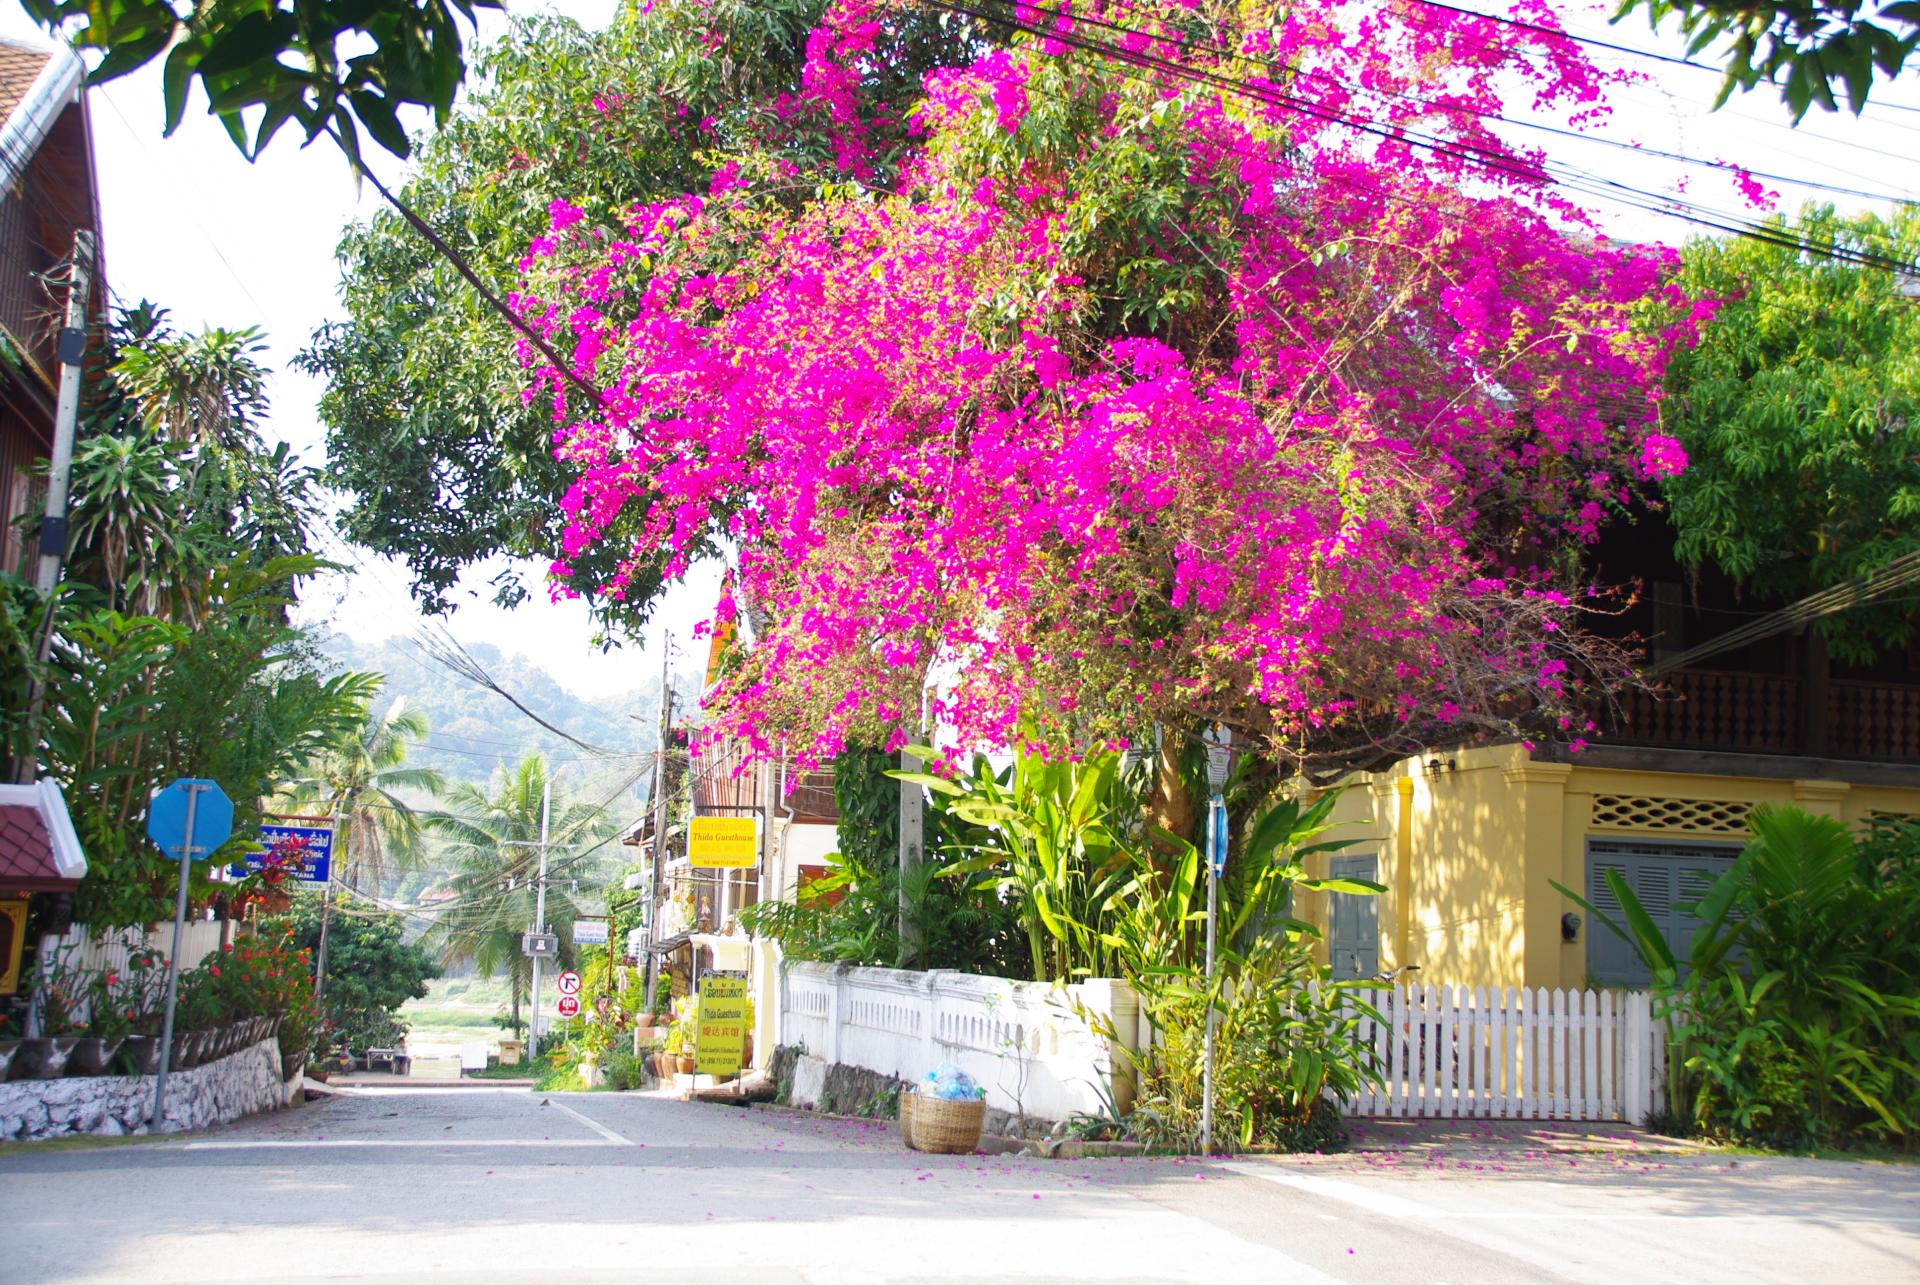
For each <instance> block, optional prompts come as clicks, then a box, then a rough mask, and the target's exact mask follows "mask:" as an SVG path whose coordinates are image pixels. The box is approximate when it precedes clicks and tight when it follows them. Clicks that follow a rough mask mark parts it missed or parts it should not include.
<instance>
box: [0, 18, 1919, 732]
mask: <svg viewBox="0 0 1920 1285" xmlns="http://www.w3.org/2000/svg"><path fill="white" fill-rule="evenodd" d="M1465 3H1467V4H1471V5H1473V6H1474V7H1478V8H1481V9H1484V10H1487V11H1489V12H1496V11H1499V9H1500V6H1499V5H1498V4H1497V3H1493V2H1490V0H1465ZM548 7H551V8H558V9H561V10H564V11H566V12H568V13H571V14H573V15H575V16H576V17H578V18H580V19H581V20H582V21H586V22H590V23H597V22H604V21H605V19H606V16H607V15H608V14H609V13H611V11H612V10H613V7H614V0H569V2H568V3H561V4H555V5H551V6H548V5H535V4H526V3H514V4H512V5H511V8H513V9H514V10H516V11H520V12H526V11H530V10H534V9H538V8H548ZM502 25H503V24H502V20H501V19H499V18H497V17H490V18H489V19H488V21H487V23H486V28H485V29H486V30H488V31H498V30H500V29H501V27H502ZM1569 25H1570V26H1571V28H1572V29H1573V30H1574V31H1575V33H1576V34H1582V35H1592V36H1596V37H1598V38H1601V39H1605V40H1608V41H1610V42H1613V43H1616V44H1627V45H1632V46H1635V47H1640V48H1657V49H1660V50H1663V51H1665V52H1669V53H1676V52H1678V49H1677V42H1675V41H1672V40H1666V41H1658V40H1655V39H1654V38H1652V37H1650V36H1649V35H1648V34H1647V31H1646V29H1645V26H1644V24H1643V23H1640V22H1639V21H1638V20H1635V21H1632V22H1629V23H1627V24H1625V25H1623V26H1622V27H1618V28H1614V27H1609V26H1607V24H1606V23H1605V22H1604V21H1603V20H1602V19H1600V18H1599V17H1597V16H1595V17H1590V18H1584V19H1575V20H1572V21H1570V24H1569ZM0 34H5V35H9V36H15V37H27V38H34V37H35V36H36V35H37V33H36V31H35V29H34V27H33V25H32V24H31V23H30V22H29V21H28V19H27V18H26V17H25V15H24V14H23V13H22V12H21V10H20V9H19V7H18V6H17V5H15V4H13V3H10V2H9V0H0ZM1594 57H1595V59H1596V61H1599V62H1601V63H1602V64H1603V65H1624V66H1628V67H1630V68H1632V69H1633V70H1635V71H1637V72H1642V73H1645V77H1646V78H1645V79H1644V80H1643V81H1642V82H1641V83H1639V84H1636V85H1634V86H1632V87H1630V88H1627V89H1623V90H1618V91H1616V92H1615V93H1614V95H1613V100H1614V102H1615V104H1616V112H1615V115H1614V117H1613V118H1612V119H1611V120H1610V121H1609V122H1608V123H1607V124H1606V126H1605V127H1604V128H1602V129H1601V130H1600V131H1599V132H1600V133H1602V134H1603V135H1604V136H1606V137H1608V138H1612V139H1616V140H1621V141H1625V142H1630V143H1637V144H1640V145H1643V146H1648V147H1658V148H1661V149H1664V150H1667V151H1673V152H1682V153H1686V154H1689V155H1692V156H1697V157H1701V158H1705V159H1709V160H1718V161H1727V162H1735V163H1738V164H1741V165H1745V166H1747V167H1749V168H1752V169H1755V170H1762V171H1775V172H1779V173H1784V174H1791V175H1794V176H1796V177H1801V178H1807V179H1814V180H1817V181H1819V182H1824V183H1829V184H1832V185H1835V186H1839V187H1850V188H1861V189H1865V190H1868V191H1872V192H1878V193H1888V194H1891V195H1895V196H1900V197H1903V198H1913V197H1915V196H1916V195H1920V173H1916V165H1915V162H1914V161H1913V160H1912V159H1911V158H1913V157H1915V156H1920V77H1916V76H1914V75H1912V74H1909V75H1908V76H1906V77H1905V78H1904V79H1905V83H1904V85H1903V86H1902V87H1901V92H1900V93H1898V94H1895V95H1891V97H1892V98H1893V99H1894V100H1895V101H1897V102H1901V103H1904V104H1906V105H1907V106H1908V108H1909V109H1908V110H1899V109H1896V108H1891V107H1874V108H1870V109H1869V111H1868V113H1867V115H1866V116H1865V117H1864V118H1862V119H1859V120H1856V119H1854V118H1853V117H1852V116H1850V115H1840V116H1831V115H1823V114H1820V113H1818V112H1816V113H1815V114H1814V115H1812V116H1810V117H1809V118H1808V121H1807V123H1806V124H1805V125H1804V126H1802V127H1801V128H1800V129H1798V130H1794V129H1790V128H1788V127H1787V124H1786V114H1785V109H1784V108H1783V107H1782V106H1781V105H1780V104H1779V102H1778V99H1777V97H1776V96H1775V95H1774V93H1773V92H1772V91H1771V90H1766V89H1762V90H1760V91H1757V92H1755V93H1753V94H1750V95H1747V96H1745V97H1743V98H1740V99H1736V100H1735V102H1733V103H1731V104H1729V105H1728V107H1727V108H1726V109H1723V110H1722V111H1720V112H1718V113H1714V112H1710V111H1708V110H1707V109H1708V106H1709V104H1710V103H1711V101H1712V97H1713V94H1714V91H1715V89H1716V87H1717V85H1718V79H1717V77H1716V76H1715V75H1713V74H1710V73H1709V72H1707V71H1696V70H1692V69H1689V68H1683V67H1673V66H1665V65H1662V64H1659V63H1656V62H1651V61H1646V60H1641V59H1633V58H1623V57H1621V56H1619V55H1615V54H1612V53H1609V52H1606V51H1596V52H1595V54H1594ZM92 111H93V126H94V134H95V141H96V149H97V162H98V167H99V172H100V187H101V198H102V205H103V217H104V222H105V239H104V243H105V248H106V258H107V272H108V277H109V280H110V282H111V283H112V286H113V289H114V291H115V294H116V295H117V296H118V297H119V298H121V299H124V300H126V301H129V302H131V301H134V300H138V299H140V298H149V299H152V300H154V301H155V302H158V303H161V304H164V305H165V306H167V307H168V308H170V309H172V311H173V315H174V317H175V319H176V321H178V322H179V323H181V324H183V325H185V326H189V327H198V326H200V325H202V324H216V325H226V326H236V327H237V326H244V325H250V324H259V325H261V326H263V327H264V328H265V329H266V331H267V332H268V336H269V340H270V343H271V349H270V353H269V357H268V360H269V362H270V364H271V365H272V367H273V369H274V372H275V373H274V377H273V382H272V397H273V406H274V412H273V418H272V421H271V424H270V425H269V431H270V432H272V433H274V434H277V435H278V436H280V437H283V438H285V439H286V440H287V441H288V442H290V443H292V444H293V445H294V446H296V447H297V448H299V449H301V450H302V451H304V452H305V453H306V454H307V456H308V458H310V459H313V460H318V458H319V457H320V454H321V450H322V447H321V438H322V434H321V430H320V428H319V425H318V424H317V422H316V419H315V415H314V404H315V401H316V399H317V397H318V393H319V388H318V387H317V385H316V384H315V383H314V382H313V381H311V380H309V379H307V378H306V377H304V376H302V375H300V374H298V373H296V372H294V371H293V370H291V369H290V368H289V366H288V359H289V358H290V357H291V355H292V354H293V353H294V352H296V351H298V349H299V348H300V347H301V346H302V345H303V344H304V342H305V341H306V339H307V337H308V336H309V335H310V334H311V333H312V331H313V330H314V329H315V328H316V327H317V326H318V325H319V324H321V323H322V322H324V321H326V320H328V319H329V318H332V317H335V316H337V315H338V314H339V306H338V302H337V298H336V286H337V284H338V275H337V271H336V269H335V266H334V261H333V249H334V245H335V243H336V242H337V240H338V238H339V234H340V231H341V229H342V228H343V227H344V226H345V225H346V224H347V223H348V222H349V221H351V220H353V219H355V218H357V217H361V216H364V215H365V214H366V213H367V212H368V211H369V210H370V209H372V208H373V206H372V203H373V202H374V201H377V200H378V196H377V194H375V193H373V192H372V190H371V189H368V190H367V191H366V192H364V193H362V192H358V191H356V188H355V184H354V181H353V179H352V177H351V175H350V174H349V173H348V171H347V169H346V166H345V163H344V162H343V161H342V160H341V159H340V158H339V157H338V156H337V154H336V153H335V152H334V150H333V148H332V147H331V145H330V144H327V143H324V142H323V143H322V144H321V145H319V146H316V147H313V148H311V149H307V150H302V149H300V148H299V147H298V146H297V142H298V139H297V135H295V134H294V133H292V132H291V131H290V132H288V133H286V134H283V135H282V136H281V138H279V139H278V140H276V141H275V143H274V144H273V145H272V146H271V147H270V148H268V151H267V155H266V156H265V157H264V159H262V160H261V161H260V162H259V163H258V164H257V165H249V164H247V163H246V162H245V161H244V160H242V159H241V158H240V156H239V154H238V153H237V152H236V151H235V150H234V148H233V145H232V144H231V143H230V142H229V141H228V139H227V136H226V133H225V131H224V130H222V129H221V128H220V127H219V126H218V124H217V123H215V122H214V121H213V120H212V119H211V118H208V117H205V116H203V115H198V114H197V113H195V112H194V111H192V110H190V111H189V115H188V119H187V121H186V123H185V124H184V125H183V126H182V128H181V129H180V131H179V132H178V133H177V134H176V135H175V136H174V137H173V138H171V139H167V138H162V137H161V134H160V129H161V115H160V90H159V85H158V74H157V71H155V70H153V69H151V68H150V69H149V70H147V71H146V72H143V73H141V74H138V75H135V76H132V77H129V78H126V79H123V80H121V81H118V82H115V83H114V84H112V85H110V86H107V87H105V88H104V89H99V90H95V91H93V93H92ZM1513 114H1514V115H1516V116H1522V115H1524V112H1515V113H1513ZM1513 136H1514V138H1515V140H1516V141H1523V142H1533V143H1538V142H1539V141H1541V138H1542V137H1543V136H1540V135H1535V134H1532V133H1531V132H1530V131H1524V130H1522V131H1516V132H1515V133H1514V135H1513ZM1551 142H1552V147H1551V148H1550V151H1551V154H1552V155H1553V156H1554V157H1555V159H1559V160H1565V161H1568V162H1570V163H1573V164H1576V165H1579V166H1581V167H1583V168H1586V169H1588V170H1592V171H1594V172H1597V173H1599V174H1603V175H1606V176H1609V177H1612V178H1614V179H1617V180H1619V181H1622V182H1630V183H1632V184H1634V185H1635V186H1638V187H1643V188H1654V189H1659V190H1669V191H1670V190H1673V188H1674V186H1675V184H1676V183H1677V182H1678V181H1680V180H1681V178H1682V176H1683V175H1684V174H1685V173H1686V170H1687V167H1684V166H1680V165H1677V164H1674V163H1670V162H1665V161H1660V160H1657V159H1655V158H1652V157H1647V156H1645V155H1642V154H1635V153H1629V152H1623V151H1619V150H1615V149H1609V148H1606V147H1603V146H1599V145H1595V144H1591V143H1587V142H1576V141H1568V140H1557V139H1556V140H1551ZM375 151H377V149H375V150H374V151H370V153H369V155H370V156H371V155H374V154H375ZM376 168H377V169H378V170H379V171H380V172H381V174H382V177H383V178H386V177H390V176H395V175H397V174H398V173H399V168H400V167H399V165H398V164H397V163H393V162H391V160H390V158H389V159H388V163H386V164H378V163H376ZM1769 186H1773V187H1778V188H1781V189H1782V191H1783V195H1784V198H1785V201H1784V203H1785V204H1787V205H1788V206H1792V205H1796V204H1797V203H1798V202H1799V201H1800V200H1801V199H1802V198H1803V197H1809V196H1811V197H1818V198H1820V199H1831V200H1834V201H1836V202H1837V203H1838V204H1840V205H1842V206H1847V207H1859V206H1863V205H1869V204H1872V202H1869V201H1865V200H1862V199H1859V198H1851V197H1845V196H1835V195H1831V194H1821V193H1816V192H1810V191H1805V190H1799V189H1795V188H1791V187H1785V186H1784V185H1781V184H1769ZM1686 191H1687V194H1688V196H1689V197H1690V198H1692V199H1694V200H1698V201H1701V202H1704V203H1707V204H1711V205H1714V206H1717V207H1720V208H1723V209H1726V210H1729V211H1733V210H1736V209H1738V208H1739V206H1738V202H1737V200H1736V196H1735V194H1734V192H1733V189H1732V184H1731V182H1730V181H1729V180H1728V179H1727V177H1726V176H1725V175H1722V174H1718V173H1714V172H1710V171H1709V172H1701V171H1698V170H1696V171H1694V172H1693V174H1692V176H1691V177H1690V179H1688V180H1687V187H1686ZM1594 208H1595V209H1596V210H1597V211H1598V212H1599V213H1600V215H1601V217H1602V219H1603V222H1604V224H1605V225H1606V226H1607V227H1608V229H1609V230H1610V231H1612V232H1613V233H1614V234H1615V235H1618V236H1621V237H1626V238H1632V239H1636V240H1664V241H1669V242H1676V243H1677V242H1678V241H1680V240H1683V239H1684V238H1685V237H1686V236H1687V235H1688V232H1689V229H1688V228H1687V227H1686V225H1684V224H1681V223H1678V222H1674V221H1672V220H1669V219H1664V218H1660V217H1658V216H1655V215H1652V214H1648V213H1645V212H1640V211H1630V210H1624V209H1618V208H1613V207H1609V206H1608V205H1606V204H1601V203H1596V204H1595V205H1594ZM359 557H360V558H361V559H362V560H363V561H364V562H365V563H366V564H367V569H366V570H364V571H358V572H355V573H354V574H351V575H349V576H345V577H337V578H335V579H334V580H333V581H331V582H329V583H326V584H323V585H320V586H317V587H316V588H315V589H314V590H313V591H312V592H311V593H310V594H309V598H308V607H307V612H308V615H309V617H310V618H312V619H315V620H324V621H325V622H326V623H328V624H330V625H331V626H332V627H334V628H336V629H339V630H341V631H343V632H345V633H348V634H351V635H353V636H355V637H358V638H364V639H376V638H382V637H386V636H389V635H392V634H395V633H405V632H411V631H412V630H413V629H414V628H415V627H416V625H417V623H418V621H417V617H416V615H415V612H414V609H413V606H412V603H411V600H410V599H409V597H408V596H407V593H406V588H405V586H406V576H405V573H404V571H403V570H401V569H400V568H398V567H396V566H393V565H390V564H383V563H381V562H380V561H379V560H377V559H373V558H372V557H371V556H370V555H367V554H365V553H364V552H362V553H360V554H359ZM474 585H475V589H476V591H475V596H474V601H472V602H471V603H469V604H468V605H465V606H463V607H461V608H460V609H459V610H458V611H457V612H456V613H455V615H454V616H453V618H452V620H451V622H450V627H451V628H452V630H453V632H454V633H455V634H456V635H457V636H459V637H461V638H463V639H467V640H473V641H487V642H492V643H494V644H496V645H497V646H500V647H502V648H505V649H507V650H511V651H520V652H524V653H526V654H527V655H528V656H530V657H533V658H534V659H536V660H537V661H539V662H540V663H541V664H542V665H544V666H545V667H546V668H548V669H549V670H550V671H551V672H552V673H553V674H554V675H555V677H556V678H557V679H558V680H559V681H560V682H561V683H562V684H563V685H565V686H567V687H568V688H570V689H572V690H574V691H576V692H578V693H581V694H583V695H588V696H596V695H606V694H612V693H615V692H620V691H624V690H628V689H631V688H634V687H638V686H640V685H642V684H647V685H651V684H652V683H653V682H655V681H657V676H658V672H659V670H658V666H659V660H658V653H657V652H656V651H654V650H653V647H654V640H653V639H651V638H650V639H649V640H648V645H647V648H646V649H645V650H644V651H641V650H639V649H630V650H627V651H621V652H615V653H613V654H612V655H611V656H603V655H601V654H600V653H598V652H597V651H596V650H594V649H593V648H592V647H591V645H590V641H589V640H590V638H591V636H592V632H593V631H592V629H591V627H590V626H589V624H588V621H587V616H586V613H585V611H584V609H582V608H580V607H579V606H578V605H576V604H568V603H560V604H554V603H549V602H546V601H544V599H542V600H540V601H537V602H534V603H530V604H528V605H526V606H523V607H521V608H519V609H518V610H515V611H512V612H503V611H500V610H498V609H496V608H494V607H492V606H491V605H490V604H488V603H487V602H486V601H485V599H486V596H487V592H488V588H487V585H486V575H485V574H482V575H480V576H476V577H474ZM717 585H718V574H717V570H715V571H708V572H703V573H701V574H699V575H697V576H696V577H695V578H694V581H693V582H692V583H691V584H690V585H688V586H686V587H683V588H680V589H676V590H675V591H673V592H672V593H671V594H670V595H669V597H668V599H667V603H666V607H665V609H664V611H663V613H662V618H663V619H664V621H665V622H666V624H667V626H668V628H670V629H671V630H672V631H673V632H674V633H675V634H676V636H677V637H678V638H679V639H681V640H682V642H683V644H684V643H685V641H686V639H687V638H688V635H689V633H690V630H691V629H692V627H693V625H694V623H695V622H696V621H698V620H699V619H701V618H702V617H703V616H704V615H705V614H706V613H708V612H709V611H710V610H711V609H712V605H713V601H714V596H715V593H716V592H717ZM656 632H657V631H656ZM684 650H685V651H687V653H688V654H689V656H690V660H689V662H688V664H689V665H690V666H692V665H697V663H698V661H699V660H701V659H703V658H704V650H703V649H700V648H695V647H686V648H684Z"/></svg>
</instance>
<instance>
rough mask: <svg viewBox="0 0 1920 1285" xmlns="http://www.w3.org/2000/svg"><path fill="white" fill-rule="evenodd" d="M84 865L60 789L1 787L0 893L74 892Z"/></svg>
mask: <svg viewBox="0 0 1920 1285" xmlns="http://www.w3.org/2000/svg"><path fill="white" fill-rule="evenodd" d="M86 869H87V865H86V857H85V856H84V855H83V854H82V853H81V852H80V848H79V841H78V839H77V838H76V837H75V836H74V833H73V823H72V822H71V821H69V820H68V818H67V807H66V801H65V800H64V799H62V798H61V797H60V792H59V790H58V789H57V788H55V787H53V786H52V785H51V783H50V782H42V783H40V784H39V785H37V786H34V785H7V786H0V893H22V892H70V891H72V889H73V887H74V885H75V884H77V883H79V882H80V876H81V875H83V874H85V873H86Z"/></svg>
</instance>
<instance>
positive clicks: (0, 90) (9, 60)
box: [0, 39, 53, 120]
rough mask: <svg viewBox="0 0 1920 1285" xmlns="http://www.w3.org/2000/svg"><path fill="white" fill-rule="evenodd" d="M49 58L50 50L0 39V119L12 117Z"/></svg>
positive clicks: (50, 56)
mask: <svg viewBox="0 0 1920 1285" xmlns="http://www.w3.org/2000/svg"><path fill="white" fill-rule="evenodd" d="M52 57H53V51H52V50H49V49H35V48H34V47H33V46H31V45H23V44H18V43H16V42H14V41H11V40H4V39H0V120H5V119H6V118H7V117H9V116H11V115H13V109H14V108H16V107H18V106H19V105H20V100H21V99H23V98H25V97H26V96H27V91H28V90H29V89H31V88H33V82H34V81H36V80H38V79H39V78H40V73H41V71H42V70H44V69H45V67H46V65H47V62H48V60H49V59H51V58H52Z"/></svg>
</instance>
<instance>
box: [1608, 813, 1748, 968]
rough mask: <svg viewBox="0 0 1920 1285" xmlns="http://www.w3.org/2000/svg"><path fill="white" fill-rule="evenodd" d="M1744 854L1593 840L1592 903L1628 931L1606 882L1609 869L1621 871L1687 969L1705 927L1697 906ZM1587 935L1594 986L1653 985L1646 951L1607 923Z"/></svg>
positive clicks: (1713, 847) (1722, 847)
mask: <svg viewBox="0 0 1920 1285" xmlns="http://www.w3.org/2000/svg"><path fill="white" fill-rule="evenodd" d="M1739 855H1740V849H1739V848H1737V847H1734V846H1731V845H1728V844H1714V843H1658V842H1634V841H1631V840H1612V839H1589V840H1588V841H1587V900H1588V901H1590V902H1592V903H1593V905H1594V907H1595V908H1596V909H1598V910H1600V911H1602V912H1603V913H1605V914H1606V915H1607V916H1608V917H1609V918H1611V919H1612V920H1613V921H1614V922H1615V923H1617V924H1619V925H1620V926H1621V927H1622V928H1626V927H1627V922H1626V915H1625V913H1624V912H1623V910H1622V908H1621V906H1620V904H1619V902H1618V901H1617V900H1616V899H1615V897H1614V896H1613V893H1612V890H1611V889H1609V888H1608V887H1607V881H1606V873H1605V872H1606V871H1608V870H1615V871H1618V872H1619V874H1620V877H1621V878H1622V879H1624V880H1625V881H1626V884H1627V886H1628V887H1629V888H1631V889H1632V890H1633V894H1634V896H1636V897H1638V898H1639V899H1640V904H1641V905H1642V906H1643V907H1645V909H1646V912H1647V915H1648V916H1649V917H1650V918H1651V919H1652V920H1653V922H1654V924H1655V925H1656V926H1658V928H1659V929H1660V932H1661V934H1662V935H1663V936H1664V937H1665V938H1666V940H1667V945H1668V947H1669V948H1670V949H1671V950H1672V951H1673V953H1674V956H1675V957H1676V958H1678V959H1680V960H1681V961H1682V963H1683V966H1684V961H1685V958H1686V955H1687V950H1688V947H1689V945H1690V943H1691V942H1692V940H1693V932H1694V929H1695V928H1697V927H1699V924H1700V920H1699V918H1698V917H1697V916H1696V915H1695V913H1694V911H1695V908H1696V903H1697V902H1698V901H1699V900H1700V898H1701V897H1703V896H1705V895H1706V892H1707V889H1709V888H1711V887H1712V886H1713V882H1714V880H1716V879H1718V878H1719V877H1720V875H1721V874H1722V873H1724V872H1725V871H1726V869H1727V867H1729V866H1731V865H1732V864H1733V859H1734V858H1735V857H1737V856H1739ZM1586 936H1587V980H1588V982H1589V983H1590V984H1593V985H1601V986H1646V985H1649V984H1650V983H1651V982H1652V981H1653V973H1652V970H1651V969H1649V968H1648V967H1647V965H1646V964H1645V963H1644V962H1643V961H1642V960H1641V958H1640V952H1639V951H1637V950H1636V949H1634V947H1633V945H1632V944H1631V943H1630V942H1628V941H1625V940H1623V939H1622V938H1621V937H1620V936H1619V935H1618V934H1617V933H1615V932H1614V931H1613V930H1612V929H1610V928H1608V927H1607V926H1606V925H1605V924H1600V923H1594V924H1588V925H1587V929H1586Z"/></svg>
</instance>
